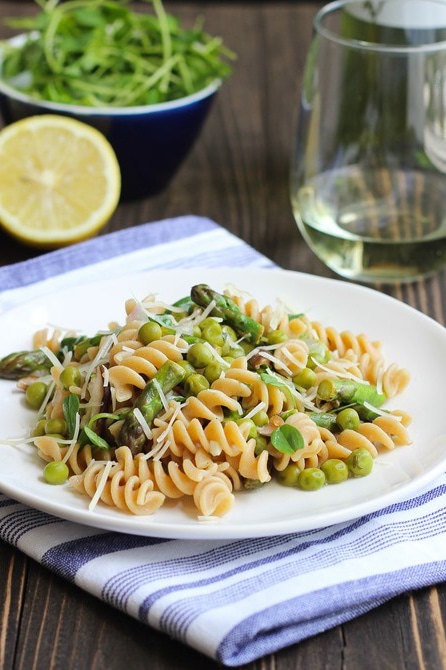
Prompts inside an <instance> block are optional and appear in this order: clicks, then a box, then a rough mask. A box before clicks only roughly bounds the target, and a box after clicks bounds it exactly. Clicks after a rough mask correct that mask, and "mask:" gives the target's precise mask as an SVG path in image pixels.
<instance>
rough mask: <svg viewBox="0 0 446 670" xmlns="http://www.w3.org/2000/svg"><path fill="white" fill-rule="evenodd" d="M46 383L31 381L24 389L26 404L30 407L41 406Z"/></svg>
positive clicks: (45, 391)
mask: <svg viewBox="0 0 446 670" xmlns="http://www.w3.org/2000/svg"><path fill="white" fill-rule="evenodd" d="M47 390H48V388H47V385H46V384H45V383H44V382H33V383H32V384H30V385H29V386H28V387H27V388H26V391H25V397H26V401H27V403H28V405H29V406H30V407H32V409H39V408H40V407H41V406H42V403H43V401H44V400H45V396H46V394H47Z"/></svg>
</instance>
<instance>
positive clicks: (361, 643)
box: [0, 0, 446, 670]
mask: <svg viewBox="0 0 446 670" xmlns="http://www.w3.org/2000/svg"><path fill="white" fill-rule="evenodd" d="M319 6H320V3H317V2H301V1H296V2H280V1H275V0H272V1H271V2H260V1H259V2H255V1H251V2H234V1H232V2H205V1H203V2H172V3H170V2H167V1H166V7H167V8H168V9H172V11H174V12H175V13H176V14H177V15H178V16H179V17H181V18H182V19H184V23H185V25H187V24H188V23H189V24H191V23H192V22H193V20H194V18H195V17H196V16H197V15H198V14H201V15H202V16H203V17H204V18H205V25H206V28H207V29H208V31H209V32H211V33H214V34H219V35H221V36H222V37H223V38H224V40H225V42H226V44H227V45H228V46H230V47H231V48H232V49H234V51H236V52H237V53H238V60H237V63H236V66H235V72H234V75H233V77H232V78H231V80H230V81H228V82H227V83H226V84H225V85H224V86H223V88H222V90H221V92H220V94H219V97H218V99H217V102H216V104H215V106H214V107H213V109H212V112H211V115H210V117H209V119H208V120H207V122H206V125H205V128H204V131H203V133H202V135H201V137H200V139H199V141H198V143H197V144H196V146H195V147H194V149H193V150H192V152H191V154H190V155H189V157H188V158H187V160H186V162H185V163H184V165H183V166H182V168H181V169H180V171H179V172H178V174H177V175H176V177H175V178H174V180H173V181H172V183H171V184H170V186H169V188H168V189H167V190H166V191H164V192H163V193H161V194H160V195H158V196H156V197H154V198H151V199H147V200H141V201H138V202H132V203H125V204H122V205H120V206H119V208H118V210H117V211H116V213H115V215H114V216H113V218H112V219H111V221H110V222H109V224H108V225H107V227H106V228H105V229H104V231H103V232H104V233H106V232H110V231H114V230H119V229H121V228H125V227H128V226H133V225H138V224H140V223H143V222H145V221H152V220H159V219H162V218H165V217H172V216H177V215H183V214H190V213H192V214H198V215H203V216H207V217H210V218H211V219H214V220H215V221H217V222H218V223H220V224H221V225H223V226H225V227H226V228H227V229H228V230H230V231H232V232H233V233H234V234H236V235H238V236H239V237H241V238H242V239H244V240H245V241H246V242H248V243H249V244H251V245H252V246H253V247H255V248H256V249H257V250H258V251H260V252H262V253H264V254H265V255H267V256H269V257H270V258H272V259H273V260H274V261H275V262H276V263H277V264H278V265H280V266H282V267H284V268H287V269H291V270H300V271H304V272H308V273H311V274H317V275H321V276H326V277H331V276H333V275H332V273H331V272H330V271H329V270H327V268H326V267H325V266H324V265H322V263H320V262H319V261H318V260H317V259H316V258H315V257H314V256H313V254H312V253H311V252H310V251H309V249H308V247H307V246H306V244H305V243H304V241H303V239H302V238H301V236H300V235H299V233H298V231H297V228H296V225H295V223H294V220H293V217H292V213H291V207H290V202H289V194H288V172H289V159H290V150H291V142H292V136H293V131H294V126H295V123H296V119H297V100H298V93H299V87H300V83H301V78H302V71H303V65H304V61H305V54H306V50H307V47H308V44H309V40H310V38H311V31H312V17H313V16H314V14H315V12H316V10H317V8H318V7H319ZM35 9H36V6H35V5H34V3H32V2H24V1H21V2H1V1H0V20H1V19H2V18H3V17H5V16H9V15H12V14H18V13H21V14H26V13H33V12H34V11H35ZM10 34H11V31H10V30H9V29H8V28H7V27H6V26H4V25H3V24H2V25H0V36H2V37H6V36H9V35H10ZM151 159H152V157H151V156H147V160H151ZM0 187H1V185H0ZM36 253H37V252H36V251H34V250H32V249H28V248H26V247H24V246H21V245H20V244H19V243H16V242H14V241H13V240H11V239H10V238H8V237H6V236H5V235H4V234H3V233H0V262H1V263H2V264H6V263H11V262H15V261H20V260H24V259H26V258H31V257H32V256H33V255H36ZM376 288H377V289H378V290H382V291H385V292H386V293H389V294H390V295H394V296H395V297H397V298H398V299H400V300H403V301H404V302H407V303H409V304H410V305H412V306H413V307H415V308H417V309H419V310H420V311H422V312H424V313H425V314H428V315H429V316H431V317H432V318H434V319H435V320H437V321H439V322H440V323H443V324H444V322H445V305H446V277H445V274H444V272H442V273H440V274H438V275H437V276H435V277H434V278H432V279H429V280H426V281H423V282H421V281H420V282H416V283H414V284H410V285H405V286H395V287H393V288H389V287H381V286H377V287H376ZM0 467H1V465H0ZM352 577H354V575H352ZM0 596H1V597H0V668H1V669H2V670H12V669H14V670H67V669H70V670H71V669H72V668H75V669H77V668H79V669H80V670H81V669H82V670H83V669H86V668H94V669H99V670H100V669H102V668H104V669H105V668H107V670H120V669H121V668H126V669H128V670H143V669H144V670H146V669H147V668H150V670H177V669H180V668H209V669H212V668H217V667H218V664H216V663H215V662H213V661H211V660H209V659H207V658H205V657H204V656H201V655H200V654H198V653H196V652H194V651H192V650H191V649H189V648H188V647H186V646H183V645H181V644H179V643H177V642H175V641H172V640H171V639H169V638H167V637H166V636H164V635H162V634H160V633H157V632H156V631H154V630H152V629H150V628H148V627H147V626H144V625H142V624H140V623H138V622H136V621H134V620H133V619H131V618H130V617H127V616H125V615H124V614H121V613H119V612H118V611H116V610H114V609H112V608H111V607H109V606H107V605H105V604H103V603H101V602H100V601H98V600H97V599H95V598H93V597H92V596H90V595H88V594H87V593H85V592H83V591H81V590H80V589H78V588H76V587H75V586H73V585H71V584H69V583H67V582H65V581H64V580H62V579H60V578H59V577H56V576H55V575H53V574H52V573H51V572H49V571H47V570H46V569H45V568H42V567H40V566H39V565H38V564H37V563H35V562H34V561H32V560H30V559H28V558H27V557H26V556H25V555H23V554H22V553H21V552H20V551H17V550H15V549H13V548H11V547H10V546H9V545H7V544H4V543H0ZM445 622H446V587H445V585H444V584H441V585H438V586H437V587H433V588H429V589H423V590H420V591H418V592H415V593H408V594H405V595H402V596H400V597H398V598H395V599H393V600H390V601H389V602H388V603H386V604H384V605H381V606H379V607H376V608H374V609H372V610H371V611H370V612H368V613H364V614H363V615H362V616H361V617H359V618H357V619H355V620H353V621H351V622H349V623H346V624H343V625H340V626H334V627H333V628H332V629H331V630H328V631H326V632H325V633H322V634H320V635H318V636H316V637H314V638H311V639H308V640H306V641H304V642H302V643H301V644H298V645H294V646H291V647H289V648H287V649H284V650H282V651H280V652H279V653H277V654H274V655H272V656H269V657H266V658H264V659H261V660H259V661H258V662H255V663H252V664H249V665H247V666H244V668H245V669H246V670H291V669H298V670H301V669H302V670H304V669H305V670H338V669H341V668H342V669H343V670H358V669H359V670H369V669H370V670H415V669H419V668H424V669H427V670H440V669H441V668H446V642H445Z"/></svg>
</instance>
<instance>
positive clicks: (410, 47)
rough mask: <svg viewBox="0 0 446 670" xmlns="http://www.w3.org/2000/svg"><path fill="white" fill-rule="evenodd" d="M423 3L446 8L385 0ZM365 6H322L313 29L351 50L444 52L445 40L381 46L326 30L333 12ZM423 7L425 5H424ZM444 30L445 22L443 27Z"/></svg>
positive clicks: (343, 2) (354, 0)
mask: <svg viewBox="0 0 446 670" xmlns="http://www.w3.org/2000/svg"><path fill="white" fill-rule="evenodd" d="M422 1H423V3H426V2H429V3H430V4H431V5H439V6H442V7H443V8H446V3H445V0H387V2H390V3H393V2H395V3H402V2H403V3H406V4H411V3H415V2H416V3H418V4H420V5H421V2H422ZM364 4H366V3H365V2H364V0H334V1H332V2H329V3H328V4H326V5H324V6H323V7H322V8H321V9H320V10H319V11H318V12H317V13H316V15H315V17H314V22H313V24H314V29H315V31H316V33H317V34H318V35H321V36H322V37H325V38H326V39H328V40H330V41H331V42H334V43H336V44H340V45H343V46H347V47H350V48H353V49H358V50H361V51H375V52H387V53H395V54H404V53H418V54H420V53H431V52H438V51H446V40H439V41H438V42H425V43H422V44H392V43H388V44H383V43H380V42H369V41H367V40H362V39H355V38H353V37H343V36H342V35H339V34H338V33H337V32H336V31H334V30H331V29H330V28H328V27H327V26H326V25H325V24H324V22H325V19H326V18H327V17H328V16H329V15H332V14H334V13H335V12H338V11H340V10H341V9H344V8H346V7H348V6H349V5H358V6H359V5H362V6H364ZM424 6H425V4H424ZM444 27H445V28H446V21H445V26H444Z"/></svg>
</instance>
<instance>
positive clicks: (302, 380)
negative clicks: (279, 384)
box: [293, 368, 317, 389]
mask: <svg viewBox="0 0 446 670" xmlns="http://www.w3.org/2000/svg"><path fill="white" fill-rule="evenodd" d="M316 383H317V376H316V373H315V372H314V371H313V370H311V369H310V368H304V369H303V370H301V371H300V372H298V373H297V374H295V375H294V377H293V384H296V386H300V387H302V388H304V389H310V388H311V387H312V386H315V385H316Z"/></svg>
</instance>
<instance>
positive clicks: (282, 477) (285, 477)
mask: <svg viewBox="0 0 446 670" xmlns="http://www.w3.org/2000/svg"><path fill="white" fill-rule="evenodd" d="M299 475H300V470H299V468H298V467H297V465H296V463H289V464H288V465H287V466H286V468H285V470H280V471H279V472H278V473H277V481H278V482H279V484H282V486H297V484H298V481H299Z"/></svg>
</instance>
